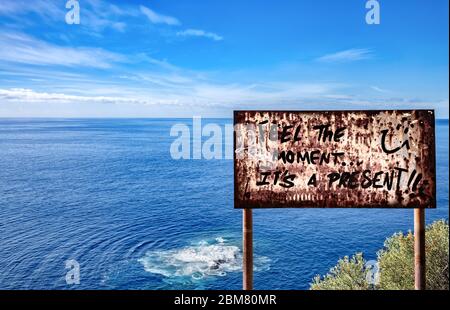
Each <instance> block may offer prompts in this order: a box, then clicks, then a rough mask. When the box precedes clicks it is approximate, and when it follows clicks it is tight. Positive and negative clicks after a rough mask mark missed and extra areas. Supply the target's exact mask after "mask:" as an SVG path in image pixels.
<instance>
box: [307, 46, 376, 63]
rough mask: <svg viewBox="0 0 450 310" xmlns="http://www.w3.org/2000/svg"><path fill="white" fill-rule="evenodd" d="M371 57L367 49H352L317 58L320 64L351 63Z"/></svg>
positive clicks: (370, 51)
mask: <svg viewBox="0 0 450 310" xmlns="http://www.w3.org/2000/svg"><path fill="white" fill-rule="evenodd" d="M372 57H373V51H372V50H371V49H368V48H352V49H348V50H345V51H340V52H336V53H333V54H328V55H325V56H322V57H319V58H317V59H316V60H317V61H320V62H337V63H340V62H352V61H358V60H364V59H370V58H372Z"/></svg>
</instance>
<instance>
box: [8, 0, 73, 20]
mask: <svg viewBox="0 0 450 310" xmlns="http://www.w3.org/2000/svg"><path fill="white" fill-rule="evenodd" d="M29 13H33V14H37V15H39V16H40V17H42V18H44V19H47V20H52V21H54V20H58V19H59V20H61V21H63V20H64V16H65V12H64V5H62V6H61V5H58V3H57V2H56V1H45V0H34V1H29V0H2V1H0V15H3V16H7V17H15V16H21V15H26V14H29Z"/></svg>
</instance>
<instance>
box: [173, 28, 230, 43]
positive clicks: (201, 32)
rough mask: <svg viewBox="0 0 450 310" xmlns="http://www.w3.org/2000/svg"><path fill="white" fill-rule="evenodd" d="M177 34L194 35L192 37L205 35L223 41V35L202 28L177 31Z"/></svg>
mask: <svg viewBox="0 0 450 310" xmlns="http://www.w3.org/2000/svg"><path fill="white" fill-rule="evenodd" d="M177 36H192V37H205V38H208V39H212V40H214V41H221V40H223V37H221V36H220V35H218V34H215V33H213V32H206V31H204V30H201V29H186V30H183V31H179V32H177Z"/></svg>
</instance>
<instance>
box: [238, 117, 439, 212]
mask: <svg viewBox="0 0 450 310" xmlns="http://www.w3.org/2000/svg"><path fill="white" fill-rule="evenodd" d="M234 123H235V162H234V165H235V168H234V170H235V207H236V208H282V207H294V208H295V207H298V208H308V207H310V208H314V207H315V208H358V207H371V208H377V207H378V208H433V207H435V204H436V203H435V192H436V189H435V158H434V156H435V153H434V152H435V148H434V112H433V111H428V110H414V111H343V112H289V111H235V114H234Z"/></svg>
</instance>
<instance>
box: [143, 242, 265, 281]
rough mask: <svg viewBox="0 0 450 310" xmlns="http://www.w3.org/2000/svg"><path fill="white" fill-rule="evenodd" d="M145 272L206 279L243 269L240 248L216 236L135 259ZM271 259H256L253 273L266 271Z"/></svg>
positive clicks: (151, 252) (258, 257) (259, 257)
mask: <svg viewBox="0 0 450 310" xmlns="http://www.w3.org/2000/svg"><path fill="white" fill-rule="evenodd" d="M138 261H139V262H140V263H141V264H142V265H143V266H144V269H145V271H147V272H150V273H154V274H160V275H163V276H165V277H168V278H175V277H191V278H192V279H193V280H200V279H203V278H205V277H212V276H215V277H223V276H226V275H227V273H229V272H237V271H240V270H242V253H241V250H240V249H239V247H237V246H236V245H232V244H227V240H226V239H224V238H222V237H218V238H216V239H215V240H214V241H212V242H208V241H204V240H203V241H200V242H198V243H196V244H194V245H191V246H186V247H184V248H180V249H173V250H164V251H148V252H147V253H146V254H145V256H144V257H142V258H140V259H139V260H138ZM269 264H270V260H269V259H268V258H266V257H261V256H256V257H255V270H267V269H268V268H269Z"/></svg>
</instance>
